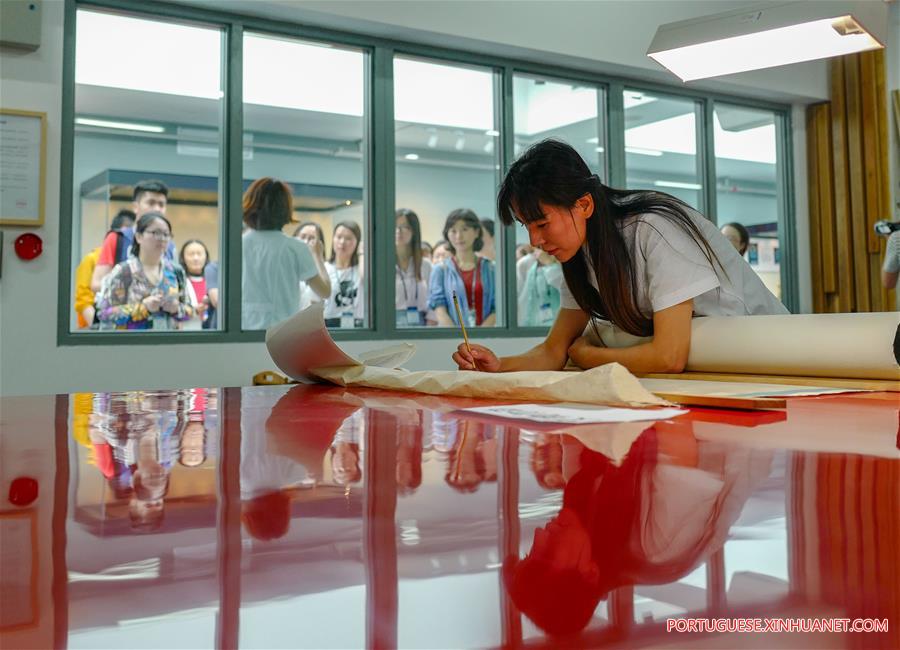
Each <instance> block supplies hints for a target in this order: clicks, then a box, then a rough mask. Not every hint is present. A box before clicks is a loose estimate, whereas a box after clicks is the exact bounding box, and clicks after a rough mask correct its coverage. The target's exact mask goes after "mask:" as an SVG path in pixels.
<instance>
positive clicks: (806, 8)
mask: <svg viewBox="0 0 900 650" xmlns="http://www.w3.org/2000/svg"><path fill="white" fill-rule="evenodd" d="M867 4H869V3H865V2H858V3H857V2H854V3H852V4H851V3H848V2H787V3H782V4H776V5H775V6H772V7H765V8H762V9H756V10H751V11H747V9H746V8H744V9H737V10H734V11H727V12H724V13H721V14H716V15H713V16H701V17H698V18H695V19H692V20H685V21H681V22H678V23H671V24H668V25H662V26H660V27H659V29H657V30H656V36H654V38H653V42H652V43H651V44H650V48H649V49H648V50H647V56H649V57H650V58H652V59H654V60H655V61H656V62H657V63H659V64H660V65H662V66H663V67H665V68H668V69H669V70H670V71H671V72H672V73H674V74H675V75H676V76H677V77H679V78H680V79H681V80H682V81H691V80H694V79H706V78H709V77H717V76H720V75H725V74H733V73H736V72H746V71H747V70H760V69H763V68H771V67H774V66H780V65H787V64H789V63H799V62H801V61H813V60H815V59H825V58H829V57H833V56H840V55H844V54H851V53H853V52H864V51H867V50H874V49H881V48H882V47H883V45H882V44H881V43H879V41H878V39H877V38H876V37H875V36H873V35H872V33H871V32H870V31H867V29H866V28H865V27H863V25H862V23H860V22H859V18H860V17H866V14H867V13H868V12H869V11H870V9H871V8H870V7H866V6H865V5H867ZM872 4H875V5H877V4H880V3H872ZM876 9H877V7H876ZM850 11H852V12H853V14H854V15H852V16H851V15H850ZM877 16H878V15H877V14H875V13H874V11H873V12H872V15H871V16H869V17H866V18H870V19H867V20H866V24H867V25H869V26H870V27H872V26H874V25H877V24H880V21H879V19H878V17H877Z"/></svg>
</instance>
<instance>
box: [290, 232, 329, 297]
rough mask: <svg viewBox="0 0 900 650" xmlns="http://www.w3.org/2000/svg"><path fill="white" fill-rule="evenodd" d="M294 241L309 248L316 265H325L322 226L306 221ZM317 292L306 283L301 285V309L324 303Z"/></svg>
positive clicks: (295, 234)
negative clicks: (298, 241) (300, 242)
mask: <svg viewBox="0 0 900 650" xmlns="http://www.w3.org/2000/svg"><path fill="white" fill-rule="evenodd" d="M293 237H294V239H299V240H300V241H302V242H303V243H304V244H306V245H307V246H309V250H310V251H312V254H313V255H314V256H315V257H316V263H317V264H318V263H319V261H321V262H322V265H323V267H324V265H325V233H324V231H323V230H322V226H320V225H319V224H317V223H316V222H315V221H304V222H303V223H301V224H300V225H299V226H297V229H296V230H294V235H293ZM322 300H323V299H322V298H321V297H319V296H318V295H317V294H316V292H315V291H313V290H312V288H310V286H309V284H307V283H306V282H301V283H300V309H306V308H307V307H309V306H310V305H311V304H313V303H314V302H322Z"/></svg>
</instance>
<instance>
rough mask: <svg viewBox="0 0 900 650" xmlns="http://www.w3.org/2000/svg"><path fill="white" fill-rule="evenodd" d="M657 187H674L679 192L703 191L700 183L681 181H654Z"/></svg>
mask: <svg viewBox="0 0 900 650" xmlns="http://www.w3.org/2000/svg"><path fill="white" fill-rule="evenodd" d="M653 184H654V185H655V186H656V187H674V188H677V189H679V190H699V189H703V186H702V185H700V183H681V182H679V181H653Z"/></svg>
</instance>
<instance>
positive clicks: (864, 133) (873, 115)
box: [807, 50, 894, 312]
mask: <svg viewBox="0 0 900 650" xmlns="http://www.w3.org/2000/svg"><path fill="white" fill-rule="evenodd" d="M887 102H888V98H887V92H886V85H885V66H884V52H883V51H881V50H878V51H875V52H865V53H863V54H853V55H849V56H845V57H840V58H836V59H833V60H832V63H831V102H829V103H826V104H818V105H815V106H810V107H809V108H808V109H807V139H808V140H807V153H808V156H807V162H808V165H809V179H810V187H809V204H810V245H811V246H812V247H813V251H812V254H811V261H812V279H813V309H814V310H815V311H816V312H831V311H841V312H849V311H860V312H862V311H884V310H888V309H892V308H893V307H894V297H893V295H892V293H891V292H889V291H886V290H885V289H884V288H883V287H882V286H881V263H882V259H883V256H884V250H885V244H886V241H885V239H884V238H883V237H880V236H878V235H876V234H875V232H874V229H873V225H874V223H875V222H876V221H878V220H879V219H884V218H889V217H890V215H891V205H890V179H889V174H888V157H889V151H888V146H889V145H888V129H889V125H888V120H889V113H888V111H887Z"/></svg>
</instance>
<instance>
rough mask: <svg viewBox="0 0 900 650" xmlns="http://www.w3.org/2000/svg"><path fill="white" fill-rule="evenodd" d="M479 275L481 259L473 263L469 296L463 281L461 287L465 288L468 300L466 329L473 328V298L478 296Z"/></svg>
mask: <svg viewBox="0 0 900 650" xmlns="http://www.w3.org/2000/svg"><path fill="white" fill-rule="evenodd" d="M480 275H481V258H480V257H479V258H476V261H475V272H474V273H473V274H472V294H471V296H470V295H469V293H468V287H466V286H465V284H466V283H465V281H463V287H465V288H466V298H468V303H469V304H468V309H467V310H466V325H467V326H468V327H475V314H476V313H477V312H476V311H475V296H477V295H478V278H479V276H480Z"/></svg>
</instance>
